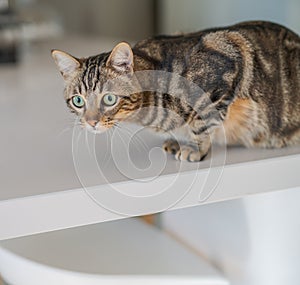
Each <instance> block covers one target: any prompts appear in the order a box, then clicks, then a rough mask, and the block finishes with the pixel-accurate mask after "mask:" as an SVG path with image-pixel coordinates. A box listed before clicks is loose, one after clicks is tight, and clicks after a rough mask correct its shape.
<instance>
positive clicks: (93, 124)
mask: <svg viewBox="0 0 300 285" xmlns="http://www.w3.org/2000/svg"><path fill="white" fill-rule="evenodd" d="M87 123H88V124H89V125H91V126H92V127H95V126H96V125H97V123H98V121H97V120H88V121H87Z"/></svg>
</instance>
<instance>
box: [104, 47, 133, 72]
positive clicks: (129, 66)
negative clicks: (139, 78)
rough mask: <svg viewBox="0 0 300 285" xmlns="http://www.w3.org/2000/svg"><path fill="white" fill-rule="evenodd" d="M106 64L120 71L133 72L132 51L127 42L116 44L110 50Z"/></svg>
mask: <svg viewBox="0 0 300 285" xmlns="http://www.w3.org/2000/svg"><path fill="white" fill-rule="evenodd" d="M106 66H110V67H113V68H114V69H116V70H117V71H120V72H130V73H132V72H133V53H132V49H131V47H130V45H129V44H128V43H125V42H122V43H119V44H117V45H116V46H115V47H114V49H113V50H112V51H111V53H110V56H109V58H108V60H107V61H106Z"/></svg>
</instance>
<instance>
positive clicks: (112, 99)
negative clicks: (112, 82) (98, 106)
mask: <svg viewBox="0 0 300 285" xmlns="http://www.w3.org/2000/svg"><path fill="white" fill-rule="evenodd" d="M102 101H103V103H104V104H105V105H106V106H113V105H115V104H116V103H117V96H116V95H114V94H112V93H108V94H106V95H104V96H103V98H102Z"/></svg>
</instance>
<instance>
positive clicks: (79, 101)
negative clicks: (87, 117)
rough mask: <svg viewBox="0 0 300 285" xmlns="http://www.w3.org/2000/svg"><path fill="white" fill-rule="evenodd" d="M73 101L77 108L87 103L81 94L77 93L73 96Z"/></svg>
mask: <svg viewBox="0 0 300 285" xmlns="http://www.w3.org/2000/svg"><path fill="white" fill-rule="evenodd" d="M72 103H73V105H74V106H75V107H77V108H82V107H83V106H84V104H85V102H84V99H83V98H82V97H81V96H79V95H76V96H74V97H73V98H72Z"/></svg>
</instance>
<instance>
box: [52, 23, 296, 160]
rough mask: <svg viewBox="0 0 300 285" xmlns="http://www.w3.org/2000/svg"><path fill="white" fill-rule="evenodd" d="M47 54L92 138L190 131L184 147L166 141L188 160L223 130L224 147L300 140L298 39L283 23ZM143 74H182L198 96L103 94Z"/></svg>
mask: <svg viewBox="0 0 300 285" xmlns="http://www.w3.org/2000/svg"><path fill="white" fill-rule="evenodd" d="M52 57H53V58H54V60H55V62H56V64H57V66H58V68H59V70H60V72H61V74H62V76H63V78H64V80H65V91H64V94H65V99H66V103H67V105H68V106H69V107H70V109H71V111H72V112H75V113H76V114H77V115H78V116H79V117H80V121H81V123H82V125H83V126H84V127H86V128H88V129H89V130H91V131H94V132H95V133H98V132H102V131H105V130H107V129H109V128H111V127H113V126H114V125H115V124H117V123H118V122H121V121H129V122H135V123H137V124H141V125H143V126H145V127H151V128H153V129H155V130H156V131H158V132H162V133H170V132H176V131H180V130H181V129H183V128H184V127H187V130H186V131H185V134H184V139H183V141H182V142H181V141H180V142H178V141H177V140H175V139H168V140H166V142H165V143H164V145H163V148H164V150H165V151H166V152H168V153H171V154H173V155H175V158H176V159H178V160H183V161H191V162H197V161H201V160H202V159H203V158H204V157H205V156H206V155H207V153H208V152H209V150H210V147H211V143H212V141H215V142H218V141H220V140H221V137H222V130H224V131H225V134H226V143H227V144H228V145H244V146H246V147H264V148H281V147H284V146H288V145H294V144H298V143H299V142H300V37H299V36H298V35H297V34H295V33H294V32H292V31H291V30H289V29H287V28H285V27H283V26H281V25H278V24H275V23H271V22H264V21H251V22H242V23H238V24H235V25H233V26H228V27H221V28H212V29H207V30H203V31H200V32H195V33H190V34H181V35H173V36H172V35H171V36H156V37H153V38H150V39H146V40H142V41H140V42H138V43H137V44H136V45H135V46H134V47H133V48H131V47H130V45H129V44H128V43H126V42H121V43H119V44H118V45H116V46H115V47H114V48H113V50H112V51H111V52H104V53H101V54H99V55H96V56H91V57H88V58H81V59H78V58H75V57H73V56H71V55H69V54H68V53H65V52H63V51H59V50H52ZM141 71H145V72H146V71H157V72H158V71H160V72H167V73H172V74H175V75H179V76H182V77H184V78H185V79H186V80H187V81H189V82H192V83H193V84H196V85H197V86H199V87H200V88H201V90H203V92H199V93H198V94H196V95H195V94H194V95H193V98H191V97H190V96H191V95H190V94H189V92H187V93H182V94H181V95H180V96H172V94H168V93H167V92H166V93H161V92H155V91H151V90H150V91H141V92H135V93H133V94H126V95H125V91H124V94H120V93H122V90H121V92H119V93H118V94H115V93H112V92H107V91H104V89H103V86H104V84H105V82H107V81H109V80H113V79H115V78H117V77H119V76H120V77H124V78H125V77H127V78H133V77H134V74H135V73H137V72H141ZM204 98H206V99H207V98H208V99H209V100H205V99H204ZM158 108H162V109H163V110H164V111H163V112H160V111H157V110H156V109H158Z"/></svg>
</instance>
